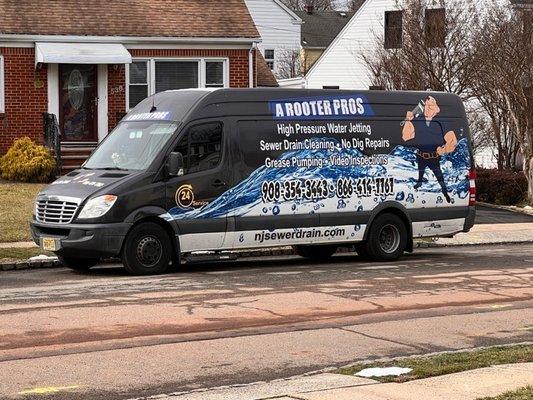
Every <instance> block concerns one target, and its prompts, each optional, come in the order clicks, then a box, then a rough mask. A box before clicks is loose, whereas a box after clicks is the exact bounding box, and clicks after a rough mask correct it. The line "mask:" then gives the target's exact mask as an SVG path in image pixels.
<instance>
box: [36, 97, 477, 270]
mask: <svg viewBox="0 0 533 400" xmlns="http://www.w3.org/2000/svg"><path fill="white" fill-rule="evenodd" d="M473 165H474V164H473V161H472V151H471V143H470V134H469V129H468V123H467V119H466V114H465V110H464V107H463V104H462V103H461V100H460V99H459V98H458V97H457V96H454V95H451V94H447V93H438V92H381V91H370V92H366V91H357V92H354V91H340V90H294V89H289V90H287V89H222V90H214V91H212V90H204V89H199V90H197V89H195V90H176V91H167V92H163V93H159V94H157V95H155V96H153V97H150V98H147V99H145V100H144V101H142V102H141V103H140V104H139V105H138V106H137V107H135V109H133V110H132V111H131V112H130V113H128V114H127V115H126V116H125V117H124V119H123V120H122V121H121V122H120V123H119V125H118V126H117V127H116V128H115V129H114V130H113V132H112V133H110V134H109V135H108V136H107V138H106V139H105V140H104V141H103V142H102V143H101V144H100V145H99V146H98V148H97V149H96V150H95V151H94V152H93V154H92V155H91V156H90V158H89V159H88V160H87V161H86V162H85V163H84V165H83V167H82V168H81V169H79V170H76V171H73V172H71V173H69V174H68V175H66V176H64V177H61V178H60V179H58V180H57V181H55V182H53V183H52V184H50V185H49V186H47V187H46V188H45V189H44V190H43V191H42V192H41V193H40V194H39V195H38V197H37V200H36V206H35V214H34V218H33V221H32V222H31V228H32V232H33V238H34V240H35V242H36V243H37V244H39V245H40V246H42V247H43V248H44V249H46V250H50V251H53V252H55V253H56V254H57V255H58V256H59V258H60V260H61V261H62V262H63V263H64V264H65V265H67V266H69V267H71V268H73V269H77V270H80V269H88V268H90V267H92V266H94V265H95V264H96V263H97V262H98V260H99V259H100V258H102V257H116V256H120V257H121V258H122V260H123V263H124V266H125V267H126V269H127V270H128V271H129V272H130V273H132V274H152V273H161V272H164V271H166V270H167V269H169V268H170V265H171V264H172V263H174V264H175V265H177V264H179V261H180V256H181V255H183V254H190V253H194V252H205V251H209V252H214V253H216V252H219V251H222V250H232V249H242V248H260V247H275V246H287V245H292V246H294V247H295V249H296V251H297V252H298V253H299V254H300V255H302V256H304V257H309V258H314V259H323V258H327V257H329V256H331V255H332V254H333V253H334V252H335V251H336V250H337V248H338V247H339V246H355V248H356V250H357V252H359V253H360V254H361V255H363V256H365V257H367V258H370V259H374V260H383V261H388V260H395V259H397V258H398V257H399V256H400V255H401V254H402V253H404V252H405V251H412V249H413V238H414V237H436V236H450V235H453V234H455V233H457V232H466V231H468V230H469V229H470V228H471V227H472V226H473V223H474V213H475V211H474V203H475V181H474V179H475V171H474V169H473Z"/></svg>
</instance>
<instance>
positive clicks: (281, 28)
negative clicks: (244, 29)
mask: <svg viewBox="0 0 533 400" xmlns="http://www.w3.org/2000/svg"><path fill="white" fill-rule="evenodd" d="M245 2H246V5H247V6H248V10H249V12H250V14H251V16H252V18H253V20H254V23H255V26H256V27H257V30H258V31H259V34H260V35H261V39H262V41H261V43H259V45H258V48H259V50H260V51H261V53H262V54H263V56H264V58H265V60H266V62H267V64H268V66H269V67H270V69H272V71H274V74H275V75H279V73H280V69H281V68H282V65H281V63H282V62H283V60H286V59H287V56H288V54H290V53H291V52H292V53H294V52H299V51H300V36H301V25H302V20H301V18H300V17H298V15H296V13H294V12H293V11H292V10H291V9H289V8H288V7H287V6H285V5H284V4H283V3H282V2H281V1H280V0H245Z"/></svg>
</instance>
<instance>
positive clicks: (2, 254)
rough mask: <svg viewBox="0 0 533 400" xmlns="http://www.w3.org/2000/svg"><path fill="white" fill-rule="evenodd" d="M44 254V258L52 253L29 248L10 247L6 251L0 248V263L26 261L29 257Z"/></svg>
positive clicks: (37, 248)
mask: <svg viewBox="0 0 533 400" xmlns="http://www.w3.org/2000/svg"><path fill="white" fill-rule="evenodd" d="M41 254H44V255H45V256H53V255H54V254H53V253H50V252H48V251H44V250H42V249H40V248H39V247H31V248H19V247H10V248H7V249H3V248H0V262H8V261H26V260H27V259H28V258H30V257H35V256H39V255H41Z"/></svg>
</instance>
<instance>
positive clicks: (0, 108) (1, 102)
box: [0, 55, 6, 114]
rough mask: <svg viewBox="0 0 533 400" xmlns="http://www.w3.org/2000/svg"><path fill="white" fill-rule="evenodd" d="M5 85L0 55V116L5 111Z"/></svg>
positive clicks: (2, 60)
mask: <svg viewBox="0 0 533 400" xmlns="http://www.w3.org/2000/svg"><path fill="white" fill-rule="evenodd" d="M5 101H6V96H5V84H4V56H2V55H0V114H2V113H4V112H5V111H6V107H5V104H6V103H5Z"/></svg>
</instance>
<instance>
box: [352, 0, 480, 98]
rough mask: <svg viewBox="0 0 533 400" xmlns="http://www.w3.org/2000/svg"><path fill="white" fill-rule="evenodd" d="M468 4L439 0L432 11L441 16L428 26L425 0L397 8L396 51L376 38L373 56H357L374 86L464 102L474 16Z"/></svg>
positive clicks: (469, 94)
mask: <svg viewBox="0 0 533 400" xmlns="http://www.w3.org/2000/svg"><path fill="white" fill-rule="evenodd" d="M470 3H471V2H469V1H464V2H463V1H458V0H456V1H446V2H445V1H444V0H438V1H437V4H438V5H437V6H435V5H433V6H432V8H434V9H437V8H438V9H440V10H442V12H441V13H440V14H439V15H438V16H440V17H441V18H440V19H434V20H427V16H426V1H425V0H405V1H403V2H401V3H400V4H398V8H399V9H401V10H403V14H402V17H401V18H402V24H401V25H402V26H403V28H400V30H398V31H397V34H398V35H400V37H399V38H396V39H394V40H393V41H394V43H396V44H397V43H399V44H400V45H399V46H398V45H393V46H390V45H388V46H384V43H385V44H387V43H386V40H388V39H389V38H386V37H385V38H384V37H383V36H380V35H377V36H376V45H375V46H374V51H373V52H370V53H365V54H361V55H360V57H361V58H362V59H363V61H364V62H365V64H366V65H367V67H368V68H369V71H370V73H371V76H372V80H373V85H374V86H380V87H383V88H385V89H389V90H427V89H432V90H444V91H448V92H452V93H455V94H457V95H459V96H460V97H461V98H462V99H463V100H466V99H469V98H471V97H472V91H471V88H470V85H469V83H470V81H471V76H470V75H471V68H470V66H469V63H470V58H469V54H470V50H471V47H472V45H471V43H472V40H471V36H472V33H471V32H470V29H469V27H471V26H472V25H473V23H474V22H475V21H476V19H477V13H475V12H472V7H471V4H470ZM444 10H445V11H444ZM387 47H397V48H387Z"/></svg>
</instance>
